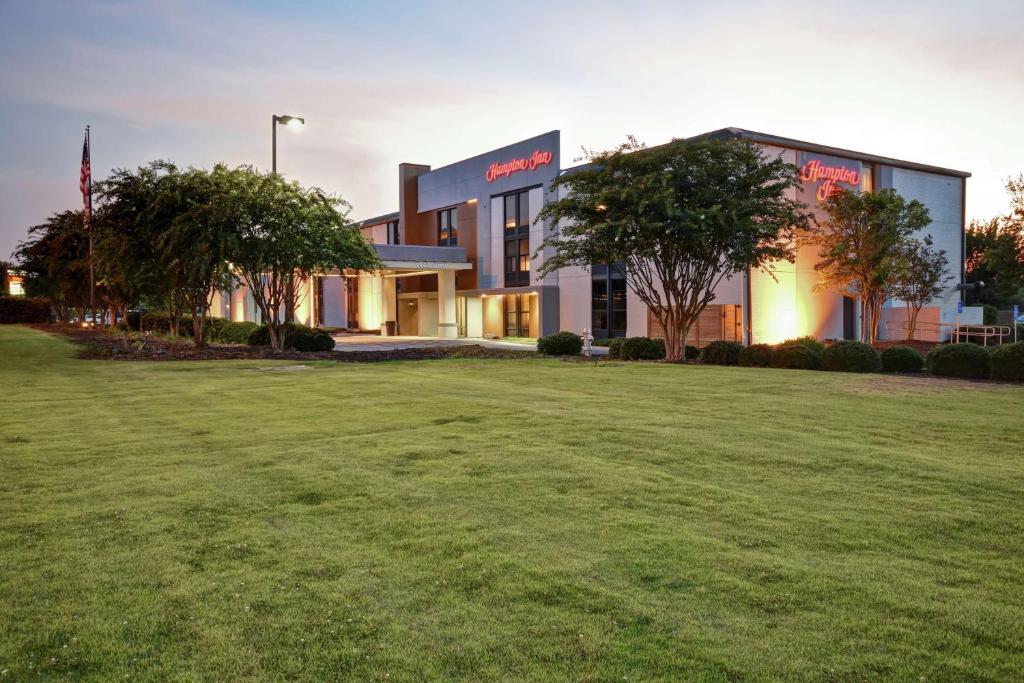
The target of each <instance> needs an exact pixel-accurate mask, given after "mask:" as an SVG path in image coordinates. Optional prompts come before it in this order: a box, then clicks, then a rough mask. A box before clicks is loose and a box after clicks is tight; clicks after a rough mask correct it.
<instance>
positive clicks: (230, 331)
mask: <svg viewBox="0 0 1024 683" xmlns="http://www.w3.org/2000/svg"><path fill="white" fill-rule="evenodd" d="M257 327H259V325H257V324H256V323H251V322H247V321H242V322H237V323H228V324H227V325H225V326H224V327H222V328H221V330H220V332H219V333H218V334H217V341H219V342H224V343H225V344H248V343H249V335H250V334H252V332H253V330H255V329H256V328H257ZM267 343H268V344H269V343H270V341H269V339H268V340H267Z"/></svg>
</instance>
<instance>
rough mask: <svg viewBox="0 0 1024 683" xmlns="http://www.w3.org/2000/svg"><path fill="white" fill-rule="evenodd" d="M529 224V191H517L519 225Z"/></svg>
mask: <svg viewBox="0 0 1024 683" xmlns="http://www.w3.org/2000/svg"><path fill="white" fill-rule="evenodd" d="M529 224H530V193H529V192H520V193H519V225H529Z"/></svg>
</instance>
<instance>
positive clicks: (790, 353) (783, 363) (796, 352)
mask: <svg viewBox="0 0 1024 683" xmlns="http://www.w3.org/2000/svg"><path fill="white" fill-rule="evenodd" d="M821 356H822V354H821V353H819V352H818V351H816V350H814V349H813V348H812V347H810V346H807V345H805V344H788V345H787V344H783V345H781V346H779V347H778V348H776V349H775V350H774V351H773V352H772V357H771V360H769V361H768V364H769V365H770V366H772V367H773V368H789V369H792V370H821Z"/></svg>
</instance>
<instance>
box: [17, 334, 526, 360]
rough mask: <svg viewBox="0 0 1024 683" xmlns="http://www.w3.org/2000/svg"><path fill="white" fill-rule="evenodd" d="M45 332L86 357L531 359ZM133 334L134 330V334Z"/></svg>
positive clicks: (501, 352)
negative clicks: (280, 347)
mask: <svg viewBox="0 0 1024 683" xmlns="http://www.w3.org/2000/svg"><path fill="white" fill-rule="evenodd" d="M34 327H35V328H36V329H39V330H42V331H44V332H50V333H54V334H60V335H63V336H65V337H68V338H70V339H71V340H72V341H74V342H75V343H76V344H79V345H80V346H81V347H82V350H81V352H80V353H79V357H80V358H86V359H91V360H130V361H174V360H333V361H338V362H347V363H372V362H381V361H392V360H436V359H442V358H495V359H516V358H532V357H534V356H535V355H536V354H535V353H534V352H532V351H514V350H506V349H489V348H485V347H483V346H478V345H465V346H453V347H438V348H417V349H395V350H392V351H312V352H310V351H294V350H290V349H286V350H283V351H275V350H274V349H272V348H270V347H269V346H249V345H246V344H216V343H211V344H209V345H208V346H207V347H206V348H202V349H199V348H196V347H195V345H194V344H193V343H192V341H191V340H189V339H184V338H182V339H167V338H165V337H160V336H155V335H150V336H148V337H145V341H144V342H143V341H141V340H136V341H129V342H128V343H127V344H126V343H125V338H124V337H123V336H122V335H120V334H117V333H114V332H111V331H109V330H106V329H100V330H95V329H83V328H80V327H74V326H71V325H35V326H34ZM136 336H137V335H136Z"/></svg>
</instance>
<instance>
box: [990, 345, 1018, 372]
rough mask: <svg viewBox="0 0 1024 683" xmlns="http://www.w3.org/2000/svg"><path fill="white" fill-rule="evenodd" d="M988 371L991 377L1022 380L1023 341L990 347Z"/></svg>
mask: <svg viewBox="0 0 1024 683" xmlns="http://www.w3.org/2000/svg"><path fill="white" fill-rule="evenodd" d="M989 371H990V374H991V376H992V379H1003V380H1010V381H1012V382H1024V341H1019V342H1017V343H1016V344H1003V345H1002V346H997V347H996V348H994V349H992V353H991V354H990V355H989Z"/></svg>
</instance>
